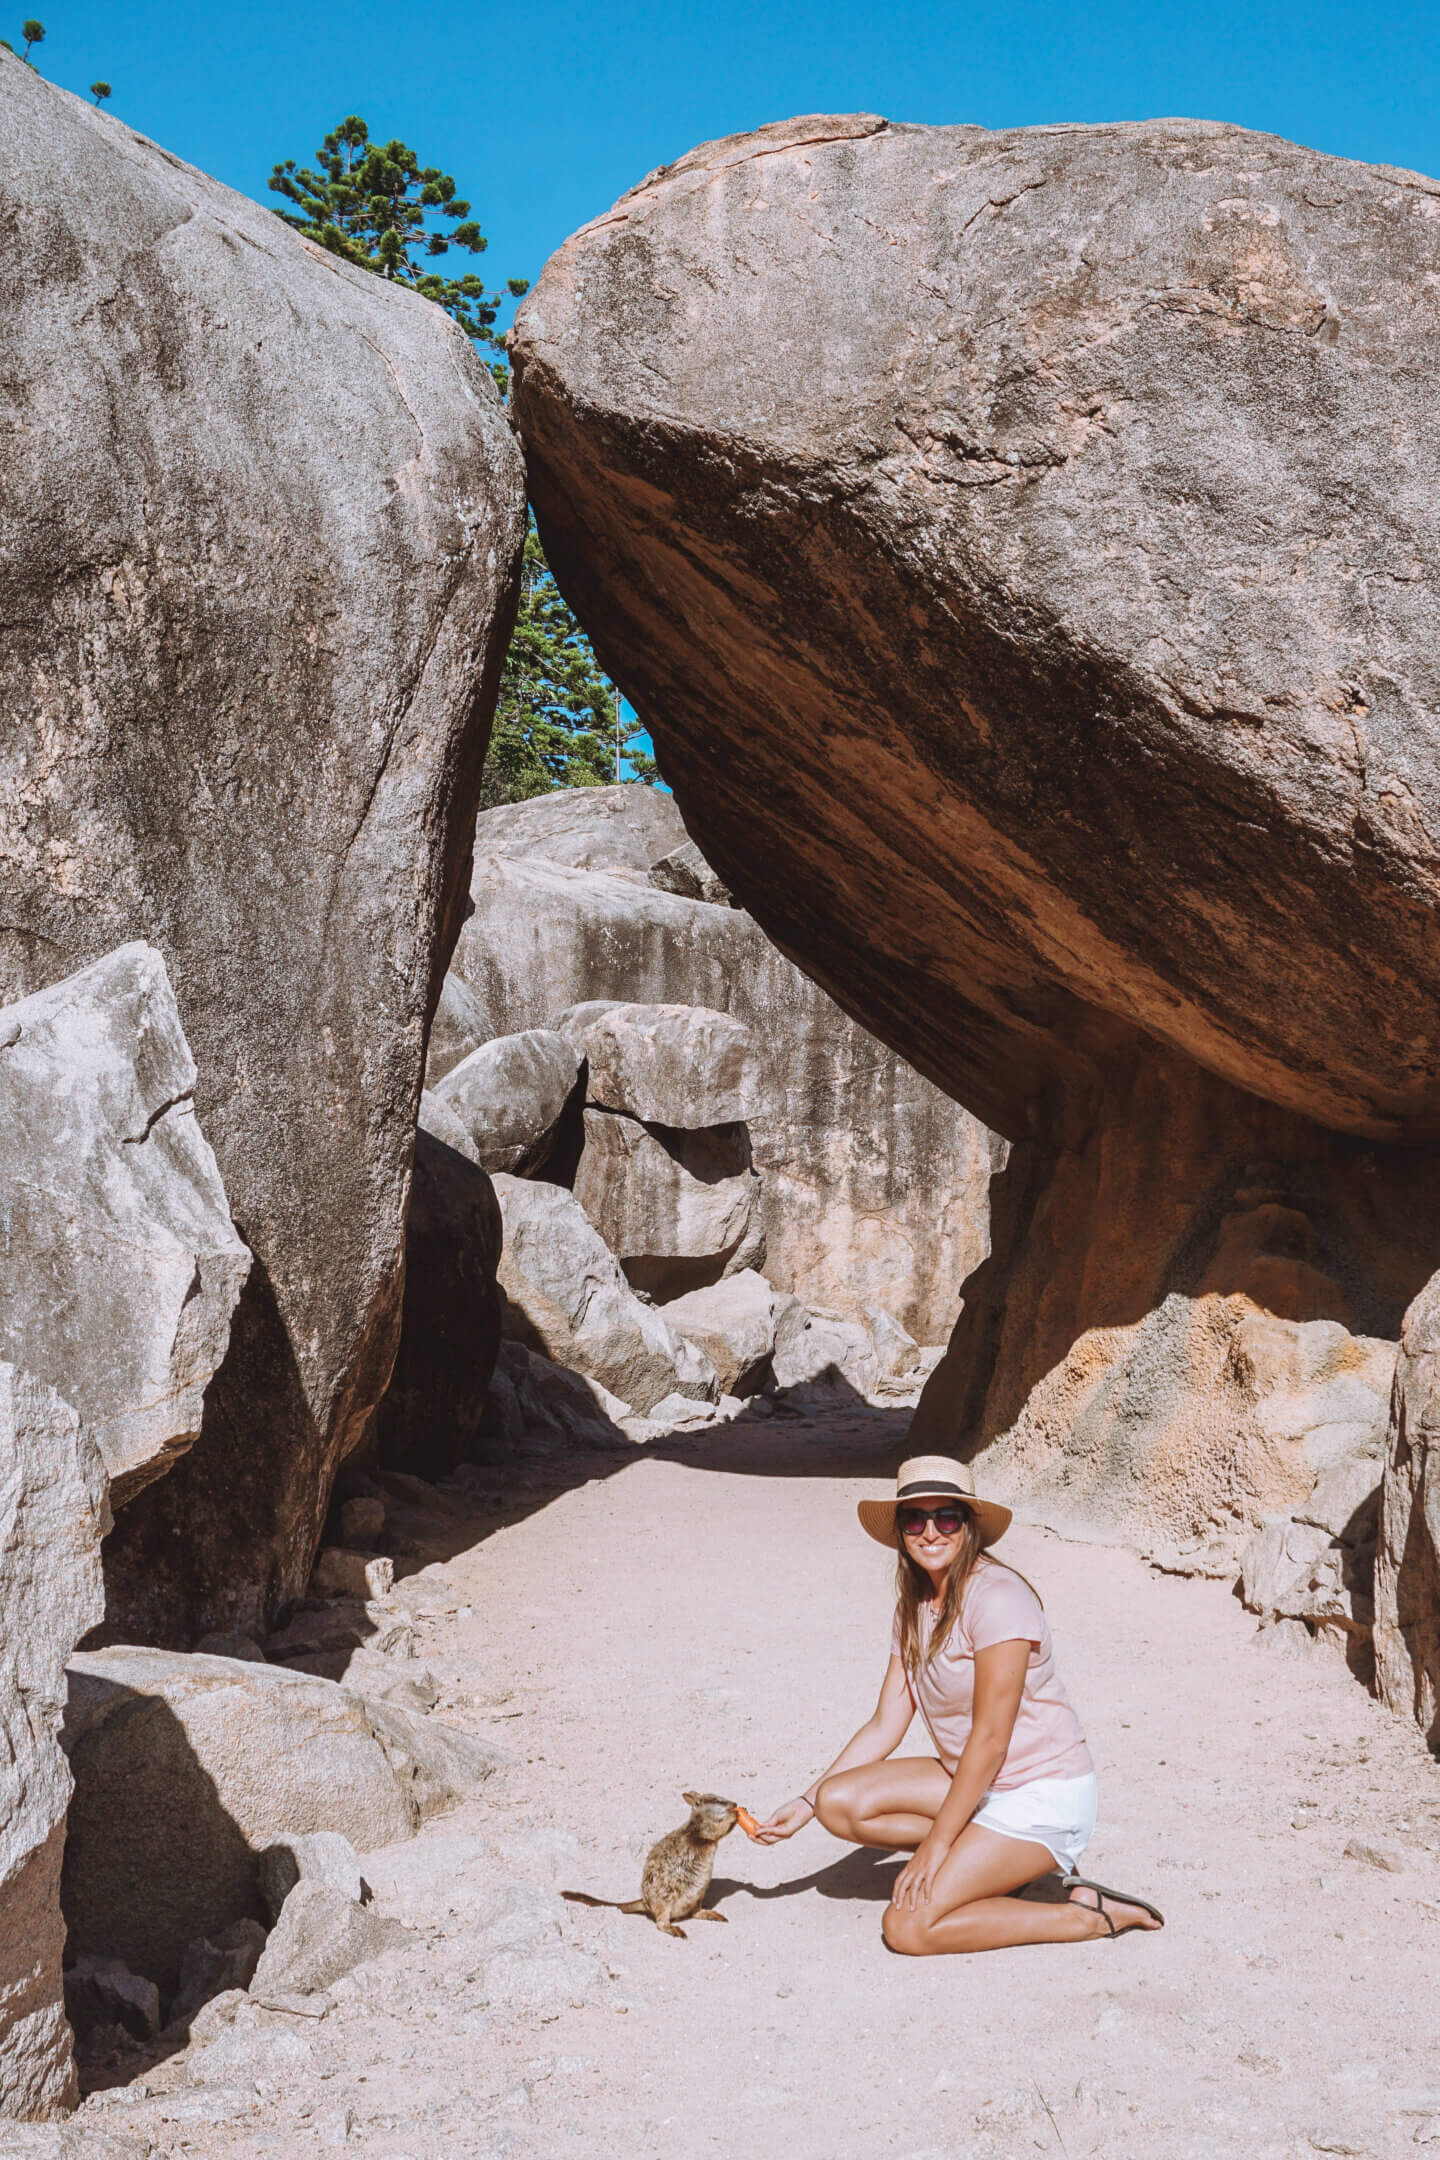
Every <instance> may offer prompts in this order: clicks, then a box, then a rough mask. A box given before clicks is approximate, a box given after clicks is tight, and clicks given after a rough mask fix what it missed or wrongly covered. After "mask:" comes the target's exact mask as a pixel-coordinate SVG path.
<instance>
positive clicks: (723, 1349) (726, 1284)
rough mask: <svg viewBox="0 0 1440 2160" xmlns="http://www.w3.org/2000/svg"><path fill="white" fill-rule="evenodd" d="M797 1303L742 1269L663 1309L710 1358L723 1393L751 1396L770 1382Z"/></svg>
mask: <svg viewBox="0 0 1440 2160" xmlns="http://www.w3.org/2000/svg"><path fill="white" fill-rule="evenodd" d="M794 1303H795V1300H794V1299H793V1298H787V1297H786V1296H785V1295H784V1294H783V1292H781V1291H778V1290H775V1289H772V1287H771V1285H770V1284H769V1283H768V1282H767V1281H766V1280H765V1277H764V1276H763V1275H758V1274H756V1272H755V1270H754V1269H753V1268H743V1269H741V1271H740V1272H739V1273H738V1274H735V1275H729V1276H727V1277H726V1278H725V1280H724V1281H723V1282H718V1283H712V1284H711V1285H710V1286H709V1287H708V1288H707V1289H704V1290H692V1291H690V1292H689V1293H688V1295H686V1296H685V1297H681V1298H675V1299H673V1300H672V1301H671V1302H670V1303H669V1304H668V1305H666V1306H665V1307H664V1308H663V1310H664V1314H665V1318H666V1319H667V1320H668V1321H669V1323H670V1325H671V1327H672V1328H674V1329H675V1330H676V1332H677V1333H678V1334H681V1335H688V1336H689V1338H690V1340H691V1342H693V1343H695V1344H696V1345H697V1346H698V1347H699V1348H700V1349H701V1350H703V1351H704V1353H705V1355H706V1357H708V1358H709V1360H710V1362H711V1364H712V1365H713V1366H714V1367H715V1372H716V1377H717V1378H718V1380H719V1382H720V1388H721V1392H722V1394H725V1395H753V1394H754V1392H755V1390H756V1389H757V1388H759V1387H763V1386H764V1384H765V1382H766V1380H767V1379H768V1378H769V1377H770V1358H771V1354H772V1352H773V1351H774V1348H775V1331H776V1328H777V1326H778V1324H779V1321H780V1318H781V1316H782V1314H783V1313H785V1312H786V1311H787V1310H788V1309H789V1307H790V1306H791V1305H793V1304H794Z"/></svg>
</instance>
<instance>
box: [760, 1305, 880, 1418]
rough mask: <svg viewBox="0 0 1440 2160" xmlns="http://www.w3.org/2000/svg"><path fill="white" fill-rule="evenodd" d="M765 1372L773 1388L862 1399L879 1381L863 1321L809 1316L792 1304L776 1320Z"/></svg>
mask: <svg viewBox="0 0 1440 2160" xmlns="http://www.w3.org/2000/svg"><path fill="white" fill-rule="evenodd" d="M771 1370H772V1372H773V1374H774V1377H775V1385H776V1386H777V1387H778V1388H796V1387H809V1388H831V1389H834V1390H835V1391H837V1392H838V1393H840V1394H842V1395H868V1394H869V1393H870V1391H871V1389H872V1388H873V1387H874V1386H875V1383H876V1381H877V1380H878V1379H879V1377H880V1360H879V1358H878V1357H877V1356H876V1354H875V1342H874V1338H873V1336H872V1335H871V1333H870V1330H869V1328H868V1327H867V1326H866V1325H865V1323H864V1321H863V1320H845V1319H842V1318H841V1316H840V1315H839V1313H833V1312H812V1311H811V1310H810V1309H809V1308H808V1307H806V1306H804V1305H801V1304H800V1303H799V1302H798V1301H796V1302H795V1303H793V1304H790V1305H787V1306H786V1307H785V1309H784V1310H783V1311H782V1312H781V1313H780V1314H779V1315H778V1316H777V1323H776V1329H775V1350H774V1356H773V1358H772V1361H771Z"/></svg>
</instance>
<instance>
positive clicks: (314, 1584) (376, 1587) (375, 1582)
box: [310, 1545, 395, 1598]
mask: <svg viewBox="0 0 1440 2160" xmlns="http://www.w3.org/2000/svg"><path fill="white" fill-rule="evenodd" d="M394 1587H395V1563H394V1561H393V1560H390V1559H386V1558H383V1557H379V1556H377V1555H376V1554H374V1553H363V1552H348V1551H347V1550H346V1549H345V1547H344V1546H343V1545H322V1546H321V1548H320V1551H319V1552H318V1553H317V1554H316V1556H315V1567H314V1571H313V1573H312V1574H311V1577H310V1590H311V1594H312V1595H313V1596H315V1597H322V1598H323V1597H356V1598H383V1597H388V1596H389V1594H390V1592H391V1591H392V1590H393V1589H394Z"/></svg>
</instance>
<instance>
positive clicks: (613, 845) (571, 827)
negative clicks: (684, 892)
mask: <svg viewBox="0 0 1440 2160" xmlns="http://www.w3.org/2000/svg"><path fill="white" fill-rule="evenodd" d="M480 830H481V832H482V833H483V835H484V840H483V845H484V849H485V851H486V852H487V853H493V854H496V855H509V854H511V853H512V852H518V853H520V854H522V855H534V856H540V857H543V859H544V860H545V861H546V862H553V863H561V864H563V865H564V866H565V867H566V868H567V869H571V870H604V871H608V872H614V871H627V872H632V873H634V874H636V875H637V876H638V877H640V878H641V879H648V877H649V875H650V865H651V864H652V863H654V862H658V861H659V860H660V859H661V858H662V857H664V856H666V855H668V854H670V853H671V852H672V851H673V850H674V849H675V848H677V847H681V846H683V845H684V842H685V840H686V838H687V837H688V836H687V834H686V831H685V825H684V821H683V819H682V818H681V816H680V812H679V809H678V808H677V806H676V803H675V798H674V796H673V795H667V794H665V793H664V792H663V791H662V790H661V789H659V788H652V787H643V786H637V785H636V784H635V783H634V782H633V781H632V782H629V783H623V782H622V783H621V784H619V785H617V786H615V787H596V788H590V787H587V788H568V789H564V790H562V791H559V792H557V793H556V794H553V795H537V796H535V797H533V798H532V799H531V800H530V801H528V802H519V803H502V804H501V805H500V806H499V807H498V808H496V809H494V810H487V811H485V813H484V816H483V819H482V822H481V827H480ZM481 1002H482V1004H483V999H482V1001H481ZM565 1002H567V1001H566V1000H564V999H562V1000H561V1001H560V1003H561V1004H564V1003H565ZM549 1009H550V1010H551V1011H552V1012H558V1011H559V1010H560V1005H559V1004H553V1003H552V1005H551V1006H550V1008H549Z"/></svg>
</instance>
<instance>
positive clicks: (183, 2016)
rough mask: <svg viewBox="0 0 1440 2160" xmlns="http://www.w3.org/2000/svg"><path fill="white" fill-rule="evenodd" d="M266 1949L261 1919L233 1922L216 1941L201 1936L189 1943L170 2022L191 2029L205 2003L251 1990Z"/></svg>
mask: <svg viewBox="0 0 1440 2160" xmlns="http://www.w3.org/2000/svg"><path fill="white" fill-rule="evenodd" d="M264 1948H265V1930H264V1928H263V1927H261V1925H260V1923H259V1921H258V1920H232V1921H231V1923H230V1925H229V1927H228V1928H221V1929H220V1931H219V1933H218V1934H217V1935H216V1936H215V1937H214V1938H213V1939H212V1938H211V1937H210V1936H208V1935H202V1936H199V1937H198V1938H197V1939H196V1941H194V1942H192V1943H188V1944H187V1945H186V1949H185V1955H184V1957H182V1958H181V1960H180V1979H179V1983H178V1985H177V1987H176V1990H175V1994H174V1997H173V1999H172V2001H171V2003H170V2013H169V2021H168V2022H169V2023H170V2024H171V2025H175V2026H181V2027H185V2028H187V2029H188V2028H189V2027H190V2025H191V2021H192V2019H194V2018H195V2017H197V2016H198V2015H199V2013H200V2011H201V2010H202V2009H203V2008H204V2006H205V2004H206V2003H208V2002H212V2001H214V1999H215V1998H216V1997H217V1996H220V1995H233V1994H235V1993H236V1992H237V1991H238V1990H239V1989H241V1988H248V1987H249V1985H250V1982H251V1980H252V1979H253V1977H254V1973H255V1968H256V1966H257V1965H258V1964H259V1962H260V1957H261V1953H262V1952H263V1950H264Z"/></svg>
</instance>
